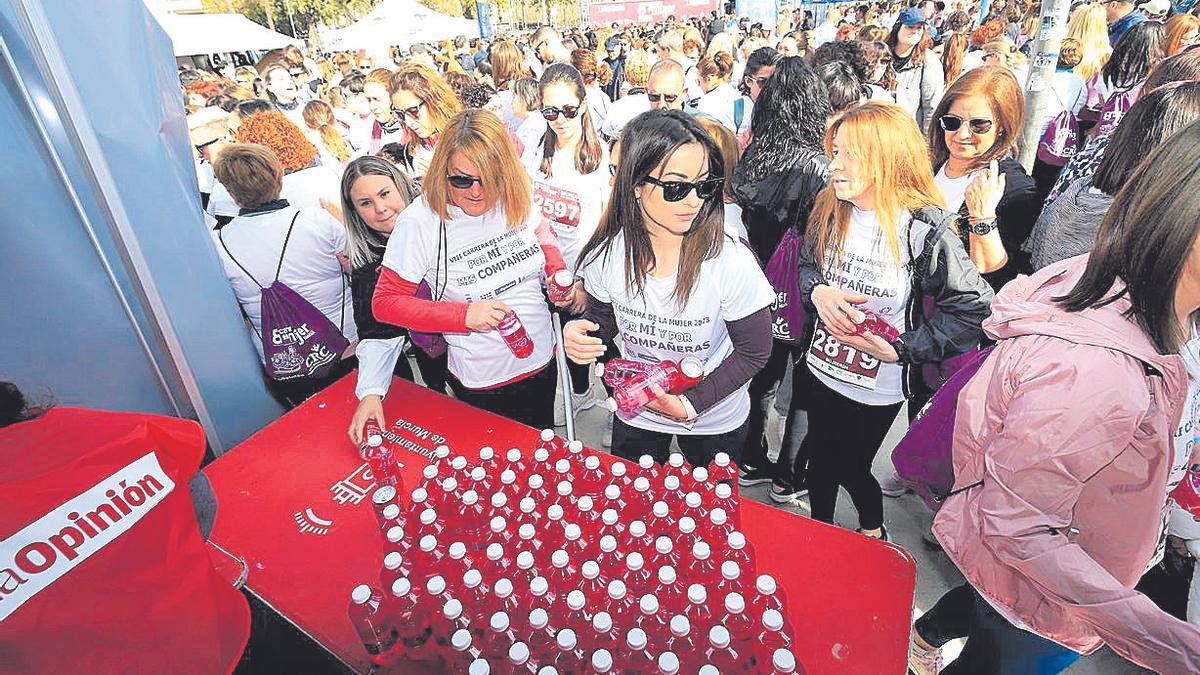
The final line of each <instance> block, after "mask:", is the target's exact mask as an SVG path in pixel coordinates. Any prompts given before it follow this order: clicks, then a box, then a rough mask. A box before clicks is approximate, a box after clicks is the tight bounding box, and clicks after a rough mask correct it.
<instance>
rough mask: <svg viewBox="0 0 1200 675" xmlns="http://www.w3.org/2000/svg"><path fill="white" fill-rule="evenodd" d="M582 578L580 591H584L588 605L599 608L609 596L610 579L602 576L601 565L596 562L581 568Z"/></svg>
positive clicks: (590, 561) (590, 562)
mask: <svg viewBox="0 0 1200 675" xmlns="http://www.w3.org/2000/svg"><path fill="white" fill-rule="evenodd" d="M579 571H580V576H581V577H582V578H581V579H580V581H579V590H580V591H583V594H584V596H585V597H587V600H588V604H590V605H592V606H593V607H599V606H601V605H602V604H603V602H604V598H605V596H607V595H608V581H609V580H608V579H607V578H606V577H603V576H601V573H600V564H599V563H597V562H596V561H595V560H588V561H586V562H584V563H583V565H582V566H581V567H580V568H579Z"/></svg>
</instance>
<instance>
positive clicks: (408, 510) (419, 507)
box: [404, 464, 437, 520]
mask: <svg viewBox="0 0 1200 675" xmlns="http://www.w3.org/2000/svg"><path fill="white" fill-rule="evenodd" d="M424 470H425V471H427V472H429V473H433V474H435V475H436V474H437V467H435V466H433V465H432V464H430V465H429V466H427V467H425V469H424ZM436 487H437V481H432V482H429V483H428V487H425V486H422V487H419V488H417V489H416V490H413V491H412V495H411V496H410V497H409V499H408V505H407V506H406V507H405V509H404V511H405V513H404V516H405V519H407V520H416V519H417V518H419V517H420V515H421V512H422V511H424V510H425V509H427V508H429V507H430V506H433V502H431V501H429V488H436Z"/></svg>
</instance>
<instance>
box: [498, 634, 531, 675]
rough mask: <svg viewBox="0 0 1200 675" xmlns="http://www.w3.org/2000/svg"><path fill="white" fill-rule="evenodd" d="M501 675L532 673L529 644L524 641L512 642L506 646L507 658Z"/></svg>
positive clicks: (527, 674)
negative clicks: (509, 645)
mask: <svg viewBox="0 0 1200 675" xmlns="http://www.w3.org/2000/svg"><path fill="white" fill-rule="evenodd" d="M500 672H501V673H502V674H503V675H529V674H530V673H533V672H534V671H533V661H532V660H531V659H530V653H529V645H527V644H525V643H524V642H514V643H513V645H512V646H511V647H509V648H508V660H507V663H506V664H505V668H504V670H502V671H500Z"/></svg>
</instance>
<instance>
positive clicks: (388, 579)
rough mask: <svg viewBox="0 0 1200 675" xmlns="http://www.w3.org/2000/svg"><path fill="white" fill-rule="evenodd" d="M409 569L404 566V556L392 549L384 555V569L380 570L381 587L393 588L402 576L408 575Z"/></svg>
mask: <svg viewBox="0 0 1200 675" xmlns="http://www.w3.org/2000/svg"><path fill="white" fill-rule="evenodd" d="M408 572H409V570H408V569H406V568H405V566H404V556H402V555H400V553H399V552H398V551H392V552H391V553H388V554H387V555H385V556H383V569H382V570H380V572H379V587H380V588H391V587H392V584H393V583H394V582H395V581H396V580H397V579H399V578H400V577H407V576H408Z"/></svg>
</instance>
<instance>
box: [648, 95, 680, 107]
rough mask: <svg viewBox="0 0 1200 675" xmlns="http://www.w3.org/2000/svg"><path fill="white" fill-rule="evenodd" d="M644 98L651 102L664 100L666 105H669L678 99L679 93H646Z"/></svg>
mask: <svg viewBox="0 0 1200 675" xmlns="http://www.w3.org/2000/svg"><path fill="white" fill-rule="evenodd" d="M646 98H648V99H650V102H651V103H658V102H659V101H666V102H667V105H670V104H672V103H674V102H675V101H676V100H678V99H679V94H646Z"/></svg>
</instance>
